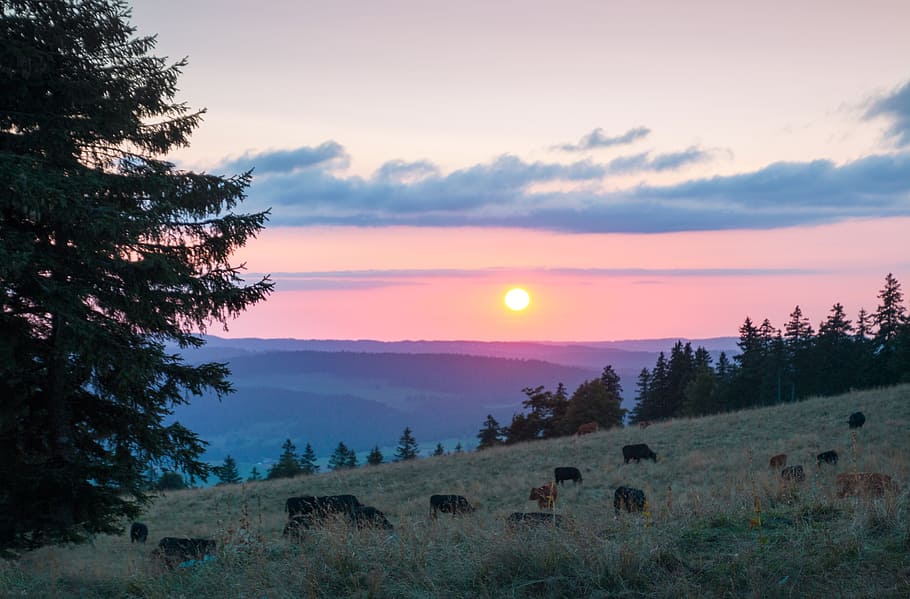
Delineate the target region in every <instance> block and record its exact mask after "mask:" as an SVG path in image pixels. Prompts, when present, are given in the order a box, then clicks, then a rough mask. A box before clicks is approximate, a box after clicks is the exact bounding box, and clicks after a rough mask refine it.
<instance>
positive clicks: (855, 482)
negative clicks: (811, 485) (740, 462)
mask: <svg viewBox="0 0 910 599" xmlns="http://www.w3.org/2000/svg"><path fill="white" fill-rule="evenodd" d="M865 423H866V416H865V415H864V414H863V413H862V412H854V413H852V414H850V418H848V419H847V424H848V425H849V426H850V428H851V429H857V428H862V427H863V425H864V424H865ZM837 462H838V455H837V452H836V451H834V450H833V449H831V450H828V451H823V452H821V453H820V454H818V455H817V456H815V465H816V467H817V468H822V467H823V466H825V465H828V466H837ZM768 467H769V468H770V469H771V470H779V471H780V480H781V483H782V484H790V483H801V482H803V481H805V480H806V471H805V469H804V468H803V466H802V464H794V465H791V466H787V454H785V453H779V454H777V455H774V456H771V459H770V460H769V461H768ZM834 484H835V487H836V489H837V496H838V497H840V498H844V497H856V496H869V495H883V494H885V492H895V493H896V492H898V491H899V488H898V486H897V483H895V482H894V480H893V479H892V478H891V477H890V476H888V475H887V474H881V473H878V472H841V473H840V474H838V475H837V478H836V479H835V483H834Z"/></svg>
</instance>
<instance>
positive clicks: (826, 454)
mask: <svg viewBox="0 0 910 599" xmlns="http://www.w3.org/2000/svg"><path fill="white" fill-rule="evenodd" d="M815 462H816V463H817V464H818V465H819V466H821V465H822V464H837V452H836V451H834V450H833V449H832V450H831V451H823V452H822V453H820V454H818V456H816V458H815Z"/></svg>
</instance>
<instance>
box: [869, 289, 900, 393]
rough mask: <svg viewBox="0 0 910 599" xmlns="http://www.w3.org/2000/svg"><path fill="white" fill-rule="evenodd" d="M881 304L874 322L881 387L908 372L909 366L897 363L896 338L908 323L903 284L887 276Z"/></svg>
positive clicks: (874, 345)
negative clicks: (902, 289)
mask: <svg viewBox="0 0 910 599" xmlns="http://www.w3.org/2000/svg"><path fill="white" fill-rule="evenodd" d="M878 299H879V302H880V303H879V305H878V308H877V309H876V310H875V312H874V313H873V314H872V323H873V325H874V326H875V327H876V331H875V336H874V337H873V339H872V343H873V355H874V357H875V359H874V365H875V373H876V380H875V382H876V383H877V384H879V385H889V384H893V383H896V382H897V381H899V380H900V378H901V373H902V372H906V371H907V370H908V365H907V364H906V363H900V362H899V360H898V357H899V352H898V343H897V338H898V336H899V335H900V332H901V328H902V327H903V326H905V325H906V323H907V316H906V311H907V309H906V307H905V306H904V304H903V302H904V295H903V292H902V291H901V284H900V283H899V282H898V281H897V279H895V278H894V275H893V274H891V273H888V275H887V276H886V277H885V286H884V287H883V288H882V290H881V291H879V294H878Z"/></svg>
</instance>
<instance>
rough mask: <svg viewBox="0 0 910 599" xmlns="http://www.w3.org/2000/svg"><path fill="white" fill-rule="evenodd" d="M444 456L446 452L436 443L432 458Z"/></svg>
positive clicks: (440, 444)
mask: <svg viewBox="0 0 910 599" xmlns="http://www.w3.org/2000/svg"><path fill="white" fill-rule="evenodd" d="M445 454H446V450H445V448H444V447H443V446H442V443H437V444H436V449H434V450H433V456H434V457H436V456H441V455H445Z"/></svg>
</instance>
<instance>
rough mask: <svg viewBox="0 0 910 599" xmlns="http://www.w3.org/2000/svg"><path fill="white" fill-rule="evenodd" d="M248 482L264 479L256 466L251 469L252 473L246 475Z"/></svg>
mask: <svg viewBox="0 0 910 599" xmlns="http://www.w3.org/2000/svg"><path fill="white" fill-rule="evenodd" d="M246 480H247V482H251V483H252V482H256V481H257V480H262V474H260V472H259V469H258V468H256V466H253V469H252V470H250V475H249V476H248V477H246Z"/></svg>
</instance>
